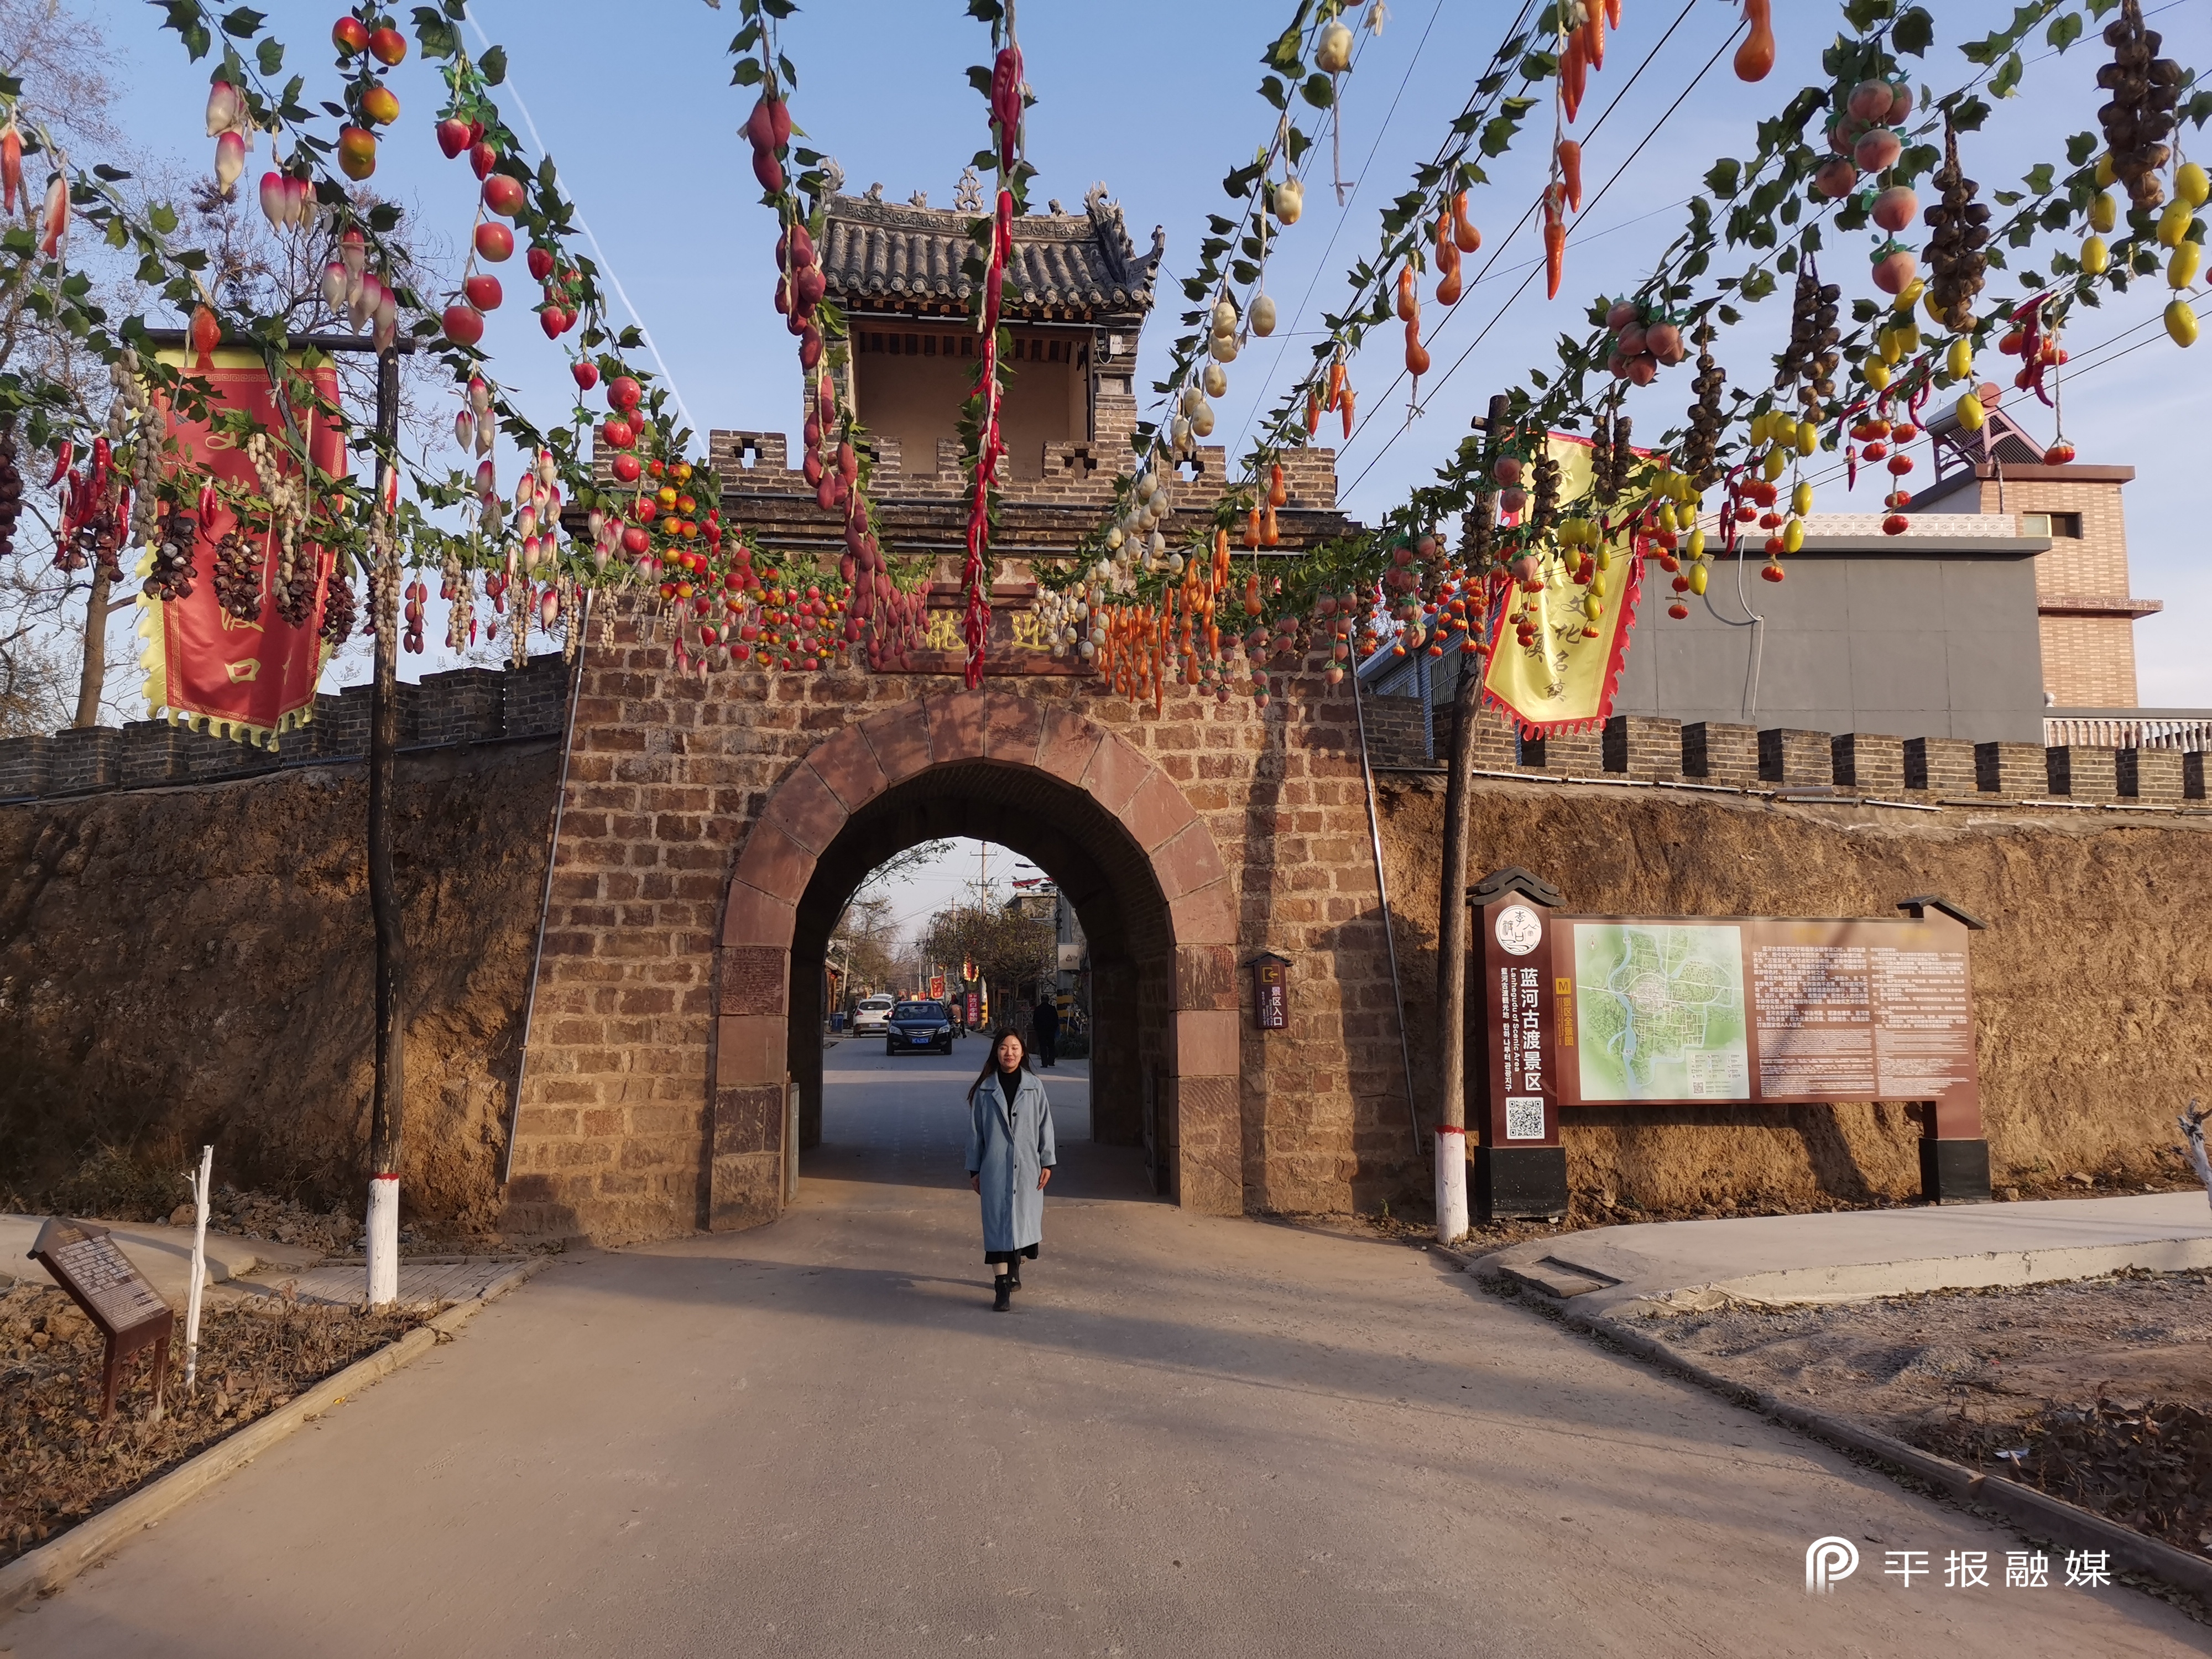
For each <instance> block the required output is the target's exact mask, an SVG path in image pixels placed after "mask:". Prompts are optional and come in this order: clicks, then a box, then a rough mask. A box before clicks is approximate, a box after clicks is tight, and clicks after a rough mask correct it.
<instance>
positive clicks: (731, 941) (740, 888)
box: [722, 881, 799, 950]
mask: <svg viewBox="0 0 2212 1659" xmlns="http://www.w3.org/2000/svg"><path fill="white" fill-rule="evenodd" d="M798 914H799V912H798V909H797V907H796V906H795V905H794V904H793V902H792V901H790V900H788V899H782V898H778V897H775V896H773V895H771V894H768V893H763V892H762V891H761V890H760V889H758V888H757V887H754V886H751V885H750V884H747V883H744V882H742V881H733V882H732V883H731V884H730V896H729V900H728V902H726V904H725V905H724V906H723V909H722V943H723V944H725V945H780V946H781V947H782V948H783V949H785V950H789V949H790V948H791V935H792V931H793V926H794V924H795V922H796V921H797V917H798Z"/></svg>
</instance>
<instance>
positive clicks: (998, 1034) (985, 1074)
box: [968, 1025, 1030, 1104]
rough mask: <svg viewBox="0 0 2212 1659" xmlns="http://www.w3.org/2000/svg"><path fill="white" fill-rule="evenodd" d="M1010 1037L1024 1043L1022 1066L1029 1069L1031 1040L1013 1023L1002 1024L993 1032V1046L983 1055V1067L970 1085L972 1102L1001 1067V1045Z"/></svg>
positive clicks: (970, 1100)
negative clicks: (986, 1081) (988, 1079)
mask: <svg viewBox="0 0 2212 1659" xmlns="http://www.w3.org/2000/svg"><path fill="white" fill-rule="evenodd" d="M1008 1037H1012V1038H1013V1040H1014V1041H1015V1042H1018V1043H1020V1044H1021V1045H1022V1066H1021V1068H1022V1070H1024V1071H1025V1072H1026V1071H1027V1070H1029V1067H1030V1040H1029V1039H1028V1038H1027V1037H1025V1036H1023V1035H1022V1034H1021V1033H1020V1032H1019V1031H1017V1030H1015V1029H1014V1028H1013V1027H1012V1026H1011V1025H1002V1026H1000V1028H999V1029H998V1030H995V1031H994V1032H993V1033H992V1034H991V1046H990V1048H989V1049H988V1050H987V1051H986V1053H985V1054H984V1055H983V1069H982V1070H981V1071H980V1072H978V1073H975V1081H974V1082H973V1083H971V1084H969V1085H968V1099H969V1103H971V1104H972V1103H974V1101H975V1091H977V1090H978V1089H980V1088H981V1087H982V1086H983V1084H984V1081H985V1079H987V1078H989V1076H990V1075H991V1073H994V1072H995V1071H997V1070H998V1069H999V1045H1000V1043H1002V1042H1005V1041H1006V1039H1007V1038H1008Z"/></svg>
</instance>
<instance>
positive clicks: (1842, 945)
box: [1551, 916, 1980, 1117]
mask: <svg viewBox="0 0 2212 1659" xmlns="http://www.w3.org/2000/svg"><path fill="white" fill-rule="evenodd" d="M1551 941H1552V970H1553V975H1554V977H1555V980H1556V983H1557V987H1558V991H1559V1009H1558V1016H1557V1072H1558V1075H1557V1078H1556V1079H1555V1083H1556V1086H1557V1090H1558V1097H1559V1102H1560V1103H1561V1104H1562V1105H1570V1106H1583V1105H1599V1104H1608V1105H1609V1104H1616V1103H1628V1104H1644V1105H1705V1104H1711V1103H1722V1102H1743V1103H1771V1104H1785V1103H1796V1102H1815V1101H1842V1100H1904V1101H1929V1102H1935V1103H1939V1104H1940V1105H1942V1107H1945V1108H1948V1109H1950V1112H1951V1114H1954V1115H1955V1114H1956V1113H1958V1112H1960V1111H1961V1110H1972V1112H1973V1113H1974V1115H1976V1116H1977V1117H1978V1115H1979V1099H1980V1097H1979V1091H1978V1087H1977V1085H1976V1080H1975V1069H1974V1014H1973V988H1972V974H1971V972H1970V970H1969V968H1968V965H1967V960H1966V930H1965V928H1964V927H1960V926H1959V925H1957V924H1955V923H1954V922H1951V921H1948V919H1943V918H1937V919H1931V920H1925V921H1800V920H1795V919H1788V918H1778V917H1767V916H1746V917H1730V918H1714V919H1708V918H1704V917H1663V918H1650V919H1640V920H1632V919H1628V918H1623V917H1610V916H1607V917H1599V916H1561V917H1556V918H1553V920H1552V927H1551Z"/></svg>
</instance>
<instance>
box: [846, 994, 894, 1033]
mask: <svg viewBox="0 0 2212 1659" xmlns="http://www.w3.org/2000/svg"><path fill="white" fill-rule="evenodd" d="M892 1004H893V999H892V998H890V997H863V998H861V999H860V1006H859V1007H858V1008H856V1009H854V1011H853V1035H854V1036H883V1035H884V1030H885V1029H886V1027H887V1025H888V1024H889V1022H890V1016H891V1007H892Z"/></svg>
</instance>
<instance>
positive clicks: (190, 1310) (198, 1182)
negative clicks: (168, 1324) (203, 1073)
mask: <svg viewBox="0 0 2212 1659" xmlns="http://www.w3.org/2000/svg"><path fill="white" fill-rule="evenodd" d="M214 1168H215V1148H214V1147H212V1146H203V1147H201V1148H200V1168H199V1173H198V1174H197V1176H194V1175H189V1174H188V1175H186V1176H185V1180H186V1181H188V1182H191V1188H192V1211H193V1215H192V1281H191V1290H190V1291H187V1292H186V1293H185V1393H187V1394H190V1393H191V1392H192V1390H193V1389H195V1388H196V1387H197V1384H198V1383H199V1374H200V1297H201V1295H202V1292H203V1291H204V1290H205V1288H206V1285H207V1224H208V1177H209V1176H210V1173H211V1172H212V1171H213V1170H214Z"/></svg>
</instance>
